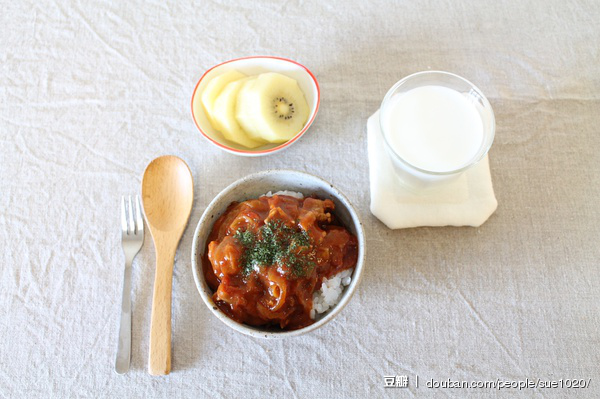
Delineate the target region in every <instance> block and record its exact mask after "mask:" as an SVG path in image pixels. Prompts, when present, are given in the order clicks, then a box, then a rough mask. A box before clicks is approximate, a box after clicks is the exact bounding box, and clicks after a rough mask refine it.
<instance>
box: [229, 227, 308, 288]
mask: <svg viewBox="0 0 600 399" xmlns="http://www.w3.org/2000/svg"><path fill="white" fill-rule="evenodd" d="M233 237H234V238H235V239H236V240H238V242H239V243H240V244H241V245H242V246H243V247H244V254H243V256H242V268H243V269H242V270H243V274H244V275H245V276H247V275H248V274H250V273H251V272H252V271H253V270H260V268H262V267H270V266H280V267H281V270H283V271H284V272H285V273H292V274H293V275H294V276H296V277H302V276H306V275H308V274H310V273H311V272H312V270H313V269H314V266H315V262H314V251H313V249H312V248H311V243H312V242H311V239H310V237H309V236H308V233H307V232H306V231H304V230H302V229H301V228H294V227H290V226H287V225H285V224H284V223H283V222H281V221H269V222H267V223H266V224H264V225H263V226H261V227H260V228H259V229H258V231H257V232H256V233H253V232H251V231H247V230H241V229H238V230H237V231H236V232H235V234H234V236H233Z"/></svg>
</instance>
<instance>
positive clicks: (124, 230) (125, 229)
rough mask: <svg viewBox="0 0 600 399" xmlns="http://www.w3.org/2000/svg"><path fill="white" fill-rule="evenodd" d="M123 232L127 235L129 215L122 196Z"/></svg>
mask: <svg viewBox="0 0 600 399" xmlns="http://www.w3.org/2000/svg"><path fill="white" fill-rule="evenodd" d="M121 230H122V231H123V234H127V215H126V213H125V197H124V196H121Z"/></svg>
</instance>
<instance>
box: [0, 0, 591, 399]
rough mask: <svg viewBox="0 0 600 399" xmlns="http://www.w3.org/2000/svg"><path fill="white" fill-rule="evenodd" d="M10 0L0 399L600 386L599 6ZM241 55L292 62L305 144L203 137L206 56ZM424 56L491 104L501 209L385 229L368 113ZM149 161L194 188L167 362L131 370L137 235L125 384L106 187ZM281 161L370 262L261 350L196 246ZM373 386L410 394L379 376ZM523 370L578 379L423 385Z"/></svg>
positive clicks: (0, 39)
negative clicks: (303, 329)
mask: <svg viewBox="0 0 600 399" xmlns="http://www.w3.org/2000/svg"><path fill="white" fill-rule="evenodd" d="M2 3H3V4H2V5H1V7H0V10H1V11H0V242H1V243H2V250H1V251H0V362H1V367H0V396H1V397H16V398H19V397H23V398H25V397H26V398H31V397H57V398H62V397H119V398H121V397H223V398H237V397H286V398H288V397H298V398H310V397H319V398H325V397H326V398H338V397H339V398H349V397H358V398H366V397H369V398H371V397H372V398H375V397H387V396H390V397H413V396H417V397H419V396H432V395H433V396H439V397H456V398H465V397H482V396H486V397H488V396H492V397H494V396H498V397H513V396H516V395H519V396H521V397H528V398H531V397H544V398H565V397H589V398H596V397H598V396H600V377H598V375H599V373H598V371H599V367H600V366H599V364H600V332H599V330H600V316H599V315H600V288H599V284H600V271H599V263H600V249H599V248H600V245H599V241H600V240H599V238H600V234H599V233H600V227H599V225H600V211H599V208H598V205H599V204H598V198H599V197H600V184H599V183H600V178H599V174H600V156H599V155H598V151H599V148H600V131H599V126H600V94H599V93H600V66H599V65H600V44H599V38H600V23H599V22H598V21H600V4H599V3H598V2H597V1H592V0H589V1H574V0H567V1H565V0H556V1H555V0H552V1H541V0H540V1H517V0H514V1H466V2H459V1H456V2H454V1H418V2H417V1H404V2H391V1H377V2H376V1H372V2H358V1H357V2H308V1H277V2H275V1H274V2H245V1H239V2H227V1H205V2H198V3H196V4H192V3H189V2H179V1H178V2H175V1H173V2H168V3H167V2H165V3H163V2H159V1H150V2H142V1H139V2H135V1H132V2H116V1H115V2H112V3H105V2H102V3H101V2H92V1H73V2H68V1H53V2H44V1H42V2H37V1H3V2H2ZM256 54H262V55H265V54H266V55H278V56H283V57H288V58H292V59H294V60H297V61H299V62H300V63H302V64H305V65H306V66H307V67H308V68H309V69H311V70H312V71H313V72H314V73H315V75H316V76H317V78H318V80H319V83H320V85H321V90H322V91H321V93H322V98H321V100H322V102H321V109H320V112H319V114H318V117H317V119H316V121H315V123H314V125H313V126H312V127H311V129H310V130H309V132H308V133H307V134H306V136H305V137H303V138H302V139H301V140H300V141H299V142H298V143H297V144H295V145H294V146H292V147H291V148H289V149H288V150H286V151H284V152H281V153H278V154H275V155H271V156H268V157H263V158H258V159H249V158H241V157H236V156H233V155H229V154H226V153H223V152H222V151H221V150H219V149H218V148H216V147H214V146H212V145H211V144H210V143H209V142H208V141H207V140H205V139H204V138H203V137H201V135H200V134H199V132H198V131H197V129H196V127H195V126H194V123H193V121H192V118H191V115H190V98H191V95H192V91H193V89H194V85H195V83H196V82H197V80H198V79H199V78H200V76H201V75H202V73H203V72H204V71H205V70H207V69H208V68H210V67H211V66H213V65H215V64H216V63H219V62H222V61H225V60H228V59H232V58H237V57H241V56H247V55H256ZM429 69H432V70H433V69H437V70H446V71H451V72H454V73H457V74H459V75H462V76H464V77H466V78H467V79H469V80H471V81H472V82H474V83H475V84H476V85H478V86H479V87H480V88H481V89H482V90H483V92H484V93H486V95H487V96H488V98H489V100H490V102H491V103H492V106H493V107H494V110H495V113H496V122H497V131H496V140H495V143H494V145H493V147H492V150H491V151H490V165H491V172H492V178H493V182H494V188H495V192H496V196H497V198H498V202H499V206H498V210H497V211H496V213H495V214H494V215H493V216H492V217H491V218H490V219H489V220H488V221H487V223H485V224H484V225H483V226H482V227H481V228H415V229H409V230H396V231H392V230H388V229H387V228H386V227H385V226H384V225H383V224H382V223H380V222H379V221H378V220H377V219H376V218H375V217H373V216H372V215H371V214H370V213H369V210H368V209H369V203H368V198H369V193H368V166H367V151H366V132H365V127H366V120H367V118H368V116H369V115H371V114H372V113H373V112H374V111H375V110H376V109H377V108H378V106H379V103H380V101H381V100H382V98H383V96H384V94H385V93H386V91H387V90H388V89H389V88H390V87H391V86H392V85H393V84H394V83H395V82H396V81H397V80H399V79H401V78H402V77H404V76H406V75H408V74H410V73H413V72H417V71H421V70H429ZM163 154H175V155H178V156H180V157H182V158H183V159H185V160H186V161H187V163H188V164H189V166H190V168H191V170H192V172H193V174H194V178H195V184H196V185H195V204H194V209H193V211H192V215H191V218H190V223H189V226H188V228H187V230H186V231H185V233H184V235H183V239H182V241H181V245H180V248H179V251H178V253H177V257H176V265H175V275H174V280H173V372H172V374H171V375H169V376H168V377H163V378H155V377H151V376H149V375H148V373H147V372H146V368H147V360H148V354H147V352H148V333H149V324H150V306H151V292H152V283H153V275H154V249H153V244H152V241H151V239H150V236H149V235H148V236H147V238H146V242H145V245H144V247H143V249H142V251H141V252H140V254H139V255H138V257H137V258H136V261H135V263H134V275H133V312H134V313H133V349H132V351H133V355H132V370H131V371H130V372H129V373H128V374H127V375H124V376H119V375H116V374H115V373H114V372H113V364H114V358H115V350H116V343H117V330H118V318H119V312H120V300H121V299H120V298H121V285H122V270H123V262H124V260H123V255H122V252H121V243H120V239H121V237H120V230H119V198H120V196H121V195H123V194H136V193H138V192H139V189H140V182H141V176H142V172H143V170H144V168H145V166H146V165H147V164H148V162H149V161H150V160H152V159H153V158H155V157H157V156H159V155H163ZM274 168H292V169H298V170H302V171H308V172H311V173H314V174H317V175H319V176H321V177H323V178H325V179H326V180H329V181H331V182H332V183H333V184H334V185H336V186H337V187H338V188H339V189H341V190H342V191H343V192H344V193H346V194H347V196H348V197H349V198H350V200H351V201H352V202H353V203H354V204H355V205H356V206H357V208H358V210H359V213H360V217H361V218H362V221H363V222H364V225H365V230H366V234H367V243H368V257H367V264H366V270H365V273H364V278H363V280H362V283H361V285H360V286H359V288H358V291H357V292H356V294H355V296H354V297H353V299H352V301H351V302H350V304H349V305H348V307H347V308H346V309H344V311H343V312H342V313H341V314H340V315H339V316H338V317H337V318H336V319H335V320H334V321H333V322H332V323H330V324H328V325H327V326H325V327H323V328H321V329H320V330H318V331H316V332H314V333H311V334H309V335H306V336H302V337H299V338H295V339H289V340H277V341H265V340H258V339H253V338H249V337H246V336H243V335H240V334H239V333H236V332H234V331H232V330H231V329H229V328H228V327H226V326H225V325H224V324H223V323H221V322H220V321H218V320H217V319H216V318H215V317H214V316H212V315H211V313H210V312H209V311H208V309H207V308H206V306H205V305H204V304H203V303H202V302H201V299H200V296H199V295H198V292H197V290H196V287H195V285H194V282H193V279H192V271H191V261H190V250H191V242H192V235H193V231H194V229H195V227H196V224H197V222H198V220H199V218H200V215H201V214H202V211H203V210H204V208H205V207H206V205H207V204H208V203H209V201H210V200H211V199H212V198H213V197H214V196H215V195H216V194H217V193H219V191H221V190H222V189H223V188H224V187H225V186H226V185H228V184H229V183H231V182H233V181H234V180H236V179H238V178H240V177H242V176H244V175H246V174H248V173H250V172H255V171H261V170H265V169H274ZM385 376H392V377H395V376H398V377H399V380H400V381H401V380H402V378H400V377H402V376H406V377H407V379H408V384H407V385H408V386H407V387H406V388H385V379H384V377H385ZM417 376H418V382H419V384H418V387H417V386H416V385H417V384H416V383H417ZM526 379H529V380H530V381H531V380H534V381H538V380H539V381H541V382H544V381H557V384H558V381H559V380H561V379H562V380H563V382H562V384H563V385H565V382H564V381H565V380H567V379H584V380H585V381H584V382H585V383H586V384H585V385H588V387H587V388H582V389H573V388H570V389H568V388H562V389H561V388H541V387H540V385H539V384H538V387H537V388H526V389H523V390H520V391H519V389H516V388H513V389H500V390H498V389H493V388H479V389H478V388H442V387H440V388H429V387H428V385H435V384H436V383H440V382H443V381H448V380H450V381H463V380H464V381H469V382H470V381H497V380H499V381H517V382H518V381H525V380H526ZM440 384H441V383H440ZM400 385H401V384H400ZM571 385H572V384H571Z"/></svg>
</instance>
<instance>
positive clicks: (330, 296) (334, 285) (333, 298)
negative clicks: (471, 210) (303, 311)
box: [310, 269, 354, 320]
mask: <svg viewBox="0 0 600 399" xmlns="http://www.w3.org/2000/svg"><path fill="white" fill-rule="evenodd" d="M353 271H354V269H348V270H344V271H341V272H339V273H338V274H336V275H335V276H333V277H331V278H330V279H323V285H322V286H321V289H320V290H318V291H316V292H315V293H314V294H313V308H312V310H311V311H310V318H311V319H313V320H314V319H315V317H316V316H317V314H321V313H325V312H327V311H328V310H329V309H331V308H333V307H334V306H335V305H337V303H338V302H339V301H340V298H341V297H342V291H343V290H344V287H346V286H348V285H350V282H351V281H352V272H353Z"/></svg>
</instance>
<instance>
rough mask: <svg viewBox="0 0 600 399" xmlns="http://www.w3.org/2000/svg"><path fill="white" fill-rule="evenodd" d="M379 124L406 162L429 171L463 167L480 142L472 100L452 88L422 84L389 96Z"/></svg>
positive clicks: (480, 127) (479, 126) (479, 124)
mask: <svg viewBox="0 0 600 399" xmlns="http://www.w3.org/2000/svg"><path fill="white" fill-rule="evenodd" d="M388 101H389V103H388V104H387V105H386V107H385V110H382V111H383V114H382V118H381V123H382V128H383V131H384V134H385V137H386V140H387V142H388V143H389V145H390V147H392V149H393V150H394V152H395V153H396V154H397V155H398V156H400V158H402V159H403V160H405V161H406V162H408V163H409V164H411V165H413V166H416V167H417V168H420V169H424V170H427V171H431V172H449V171H452V170H456V169H459V168H461V167H463V166H466V165H467V164H469V163H470V161H472V160H473V158H474V157H475V156H476V155H477V153H478V152H479V150H480V148H481V145H482V143H483V139H484V134H483V122H482V119H481V116H480V114H479V112H478V110H477V108H476V105H475V103H474V101H470V100H469V98H468V97H467V96H466V95H464V94H461V93H459V92H458V91H456V90H453V89H449V88H447V87H442V86H422V87H417V88H415V89H412V90H409V91H407V92H405V93H401V94H397V95H395V96H394V97H392V98H390V99H389V100H388Z"/></svg>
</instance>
